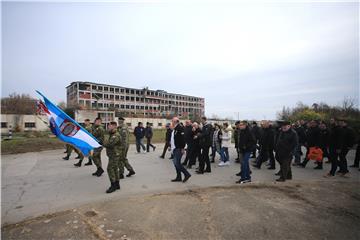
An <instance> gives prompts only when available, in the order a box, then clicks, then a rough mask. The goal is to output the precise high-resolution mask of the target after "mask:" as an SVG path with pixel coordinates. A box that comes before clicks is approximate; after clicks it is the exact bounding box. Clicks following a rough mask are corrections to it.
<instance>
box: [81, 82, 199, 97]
mask: <svg viewBox="0 0 360 240" xmlns="http://www.w3.org/2000/svg"><path fill="white" fill-rule="evenodd" d="M91 89H92V90H95V91H101V92H111V93H127V94H136V95H139V96H142V95H144V91H143V90H136V89H129V88H118V87H109V86H101V85H91ZM79 90H83V91H84V90H85V91H90V86H89V85H87V84H79ZM145 93H146V95H147V96H154V97H165V98H173V99H176V100H184V101H200V98H196V97H190V96H180V95H174V94H167V93H165V92H163V91H151V90H146V92H145Z"/></svg>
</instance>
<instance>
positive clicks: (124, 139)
mask: <svg viewBox="0 0 360 240" xmlns="http://www.w3.org/2000/svg"><path fill="white" fill-rule="evenodd" d="M118 132H119V133H120V136H121V143H122V146H123V147H124V148H128V147H129V136H130V132H129V129H128V127H127V126H126V125H125V124H123V125H120V126H119V127H118Z"/></svg>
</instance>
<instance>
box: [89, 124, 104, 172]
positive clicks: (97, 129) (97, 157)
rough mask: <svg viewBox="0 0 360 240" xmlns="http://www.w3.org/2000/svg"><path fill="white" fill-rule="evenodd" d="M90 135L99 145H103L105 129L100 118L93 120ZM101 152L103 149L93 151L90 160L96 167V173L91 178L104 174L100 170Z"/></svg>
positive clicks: (101, 169)
mask: <svg viewBox="0 0 360 240" xmlns="http://www.w3.org/2000/svg"><path fill="white" fill-rule="evenodd" d="M92 134H93V136H94V137H95V138H96V140H97V141H98V142H99V143H100V144H103V143H104V139H105V129H104V128H103V126H102V119H101V118H96V119H95V122H94V124H93V129H92ZM102 150H103V147H98V148H95V149H94V153H93V156H92V159H93V162H94V164H95V166H96V172H94V173H93V174H92V175H93V176H97V177H100V176H101V175H102V174H103V173H104V170H103V168H102V163H101V152H102Z"/></svg>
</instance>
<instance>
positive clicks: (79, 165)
mask: <svg viewBox="0 0 360 240" xmlns="http://www.w3.org/2000/svg"><path fill="white" fill-rule="evenodd" d="M81 163H82V159H80V160H79V162H78V163H75V164H74V166H75V167H81Z"/></svg>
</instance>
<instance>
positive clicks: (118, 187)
mask: <svg viewBox="0 0 360 240" xmlns="http://www.w3.org/2000/svg"><path fill="white" fill-rule="evenodd" d="M115 188H116V190H118V189H120V182H119V181H116V182H115Z"/></svg>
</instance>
